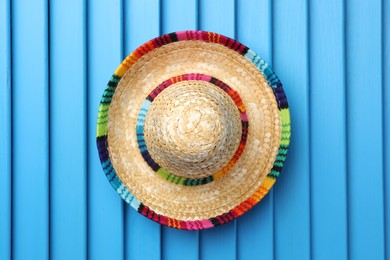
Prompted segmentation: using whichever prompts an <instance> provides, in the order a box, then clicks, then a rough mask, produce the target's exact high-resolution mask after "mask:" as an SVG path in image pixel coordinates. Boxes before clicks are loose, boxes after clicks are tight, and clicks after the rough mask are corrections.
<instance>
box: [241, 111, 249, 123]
mask: <svg viewBox="0 0 390 260" xmlns="http://www.w3.org/2000/svg"><path fill="white" fill-rule="evenodd" d="M240 117H241V121H244V122H248V116H247V114H246V112H241V113H240Z"/></svg>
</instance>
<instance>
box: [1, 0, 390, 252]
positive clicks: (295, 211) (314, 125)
mask: <svg viewBox="0 0 390 260" xmlns="http://www.w3.org/2000/svg"><path fill="white" fill-rule="evenodd" d="M389 24H390V3H389V1H388V0H373V1H363V0H343V1H337V0H329V1H320V0H310V1H309V0H297V1H287V0H276V1H271V0H228V1H225V0H216V1H207V0H185V1H178V0H147V1H135V0H128V1H126V0H114V1H109V0H102V1H89V0H84V1H59V0H50V1H43V0H29V1H26V0H14V1H10V0H1V1H0V118H1V120H0V178H1V181H0V260H3V259H4V260H6V259H11V258H12V259H49V257H50V256H51V258H52V259H183V258H184V257H183V256H184V255H188V257H187V256H186V257H185V258H186V259H194V260H195V259H281V260H284V259H299V260H300V259H357V260H359V259H375V260H376V259H378V260H382V259H390V249H389V248H390V239H389V232H390V222H389V219H390V190H389V186H390V177H389V174H390V171H389V169H390V166H389V165H390V164H389V162H390V153H389V147H390V136H389V134H390V130H389V127H390V105H389V104H390V85H389V82H390V80H389V75H390V65H389V64H390V31H389V30H390V26H388V25H389ZM184 29H202V30H210V31H216V32H219V33H222V34H225V35H227V36H230V37H235V38H237V39H238V40H239V41H242V42H243V43H244V44H246V45H248V46H249V47H251V48H252V49H254V50H255V51H256V52H257V53H258V54H259V55H260V56H262V57H263V58H264V59H265V60H266V61H267V62H268V63H269V64H271V65H272V67H273V68H274V70H275V71H276V73H277V74H278V76H279V77H280V79H281V80H282V82H283V84H284V87H285V91H286V94H287V97H288V100H289V104H290V107H291V117H292V141H291V148H290V151H289V155H288V158H287V162H286V165H285V168H284V169H283V171H282V174H281V177H280V179H279V180H278V182H277V183H276V185H275V188H274V189H273V190H272V191H271V192H270V194H269V195H268V196H267V197H266V198H265V199H264V200H263V201H262V202H261V203H260V204H259V205H257V206H256V207H254V208H253V209H252V210H251V211H250V212H248V213H247V214H245V215H244V216H243V217H241V218H239V219H238V220H237V221H234V222H232V223H229V224H227V225H224V226H220V227H217V228H215V229H211V230H206V231H200V232H185V231H178V230H174V229H170V228H166V227H161V226H159V225H158V224H156V223H154V222H152V221H149V220H147V219H146V218H145V217H143V216H141V215H140V214H138V213H136V212H135V211H134V210H133V209H131V208H130V207H129V206H128V205H126V204H124V203H123V202H122V200H121V199H120V198H119V196H118V195H117V194H116V192H115V191H114V190H113V189H112V187H111V186H110V184H109V183H108V181H107V180H106V177H105V176H104V174H103V172H102V169H101V166H100V163H99V159H98V156H97V152H96V146H95V122H96V116H97V107H98V103H99V100H100V97H101V94H102V91H103V89H104V87H105V85H106V83H107V81H108V79H109V78H110V75H111V74H112V72H113V71H114V69H115V67H116V66H117V65H118V64H119V63H120V61H121V59H123V58H124V57H125V56H126V55H128V54H129V53H130V52H131V51H133V50H134V49H135V48H136V47H137V46H138V45H140V44H142V43H143V42H145V41H147V40H149V39H151V38H153V37H155V36H158V35H159V34H162V33H168V32H172V31H178V30H184Z"/></svg>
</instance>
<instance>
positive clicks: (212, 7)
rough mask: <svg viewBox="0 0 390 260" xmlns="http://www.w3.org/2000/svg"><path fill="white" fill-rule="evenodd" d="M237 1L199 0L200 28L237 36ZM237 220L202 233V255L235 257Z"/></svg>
mask: <svg viewBox="0 0 390 260" xmlns="http://www.w3.org/2000/svg"><path fill="white" fill-rule="evenodd" d="M235 19H236V15H235V1H234V0H228V1H226V0H216V1H206V0H202V1H200V2H199V26H200V28H199V29H200V30H204V31H211V32H218V33H220V34H223V35H226V36H228V37H232V38H234V37H235ZM236 243H237V241H236V220H234V221H232V222H230V223H228V224H226V225H223V226H220V227H216V228H213V229H208V230H204V231H201V233H200V252H199V254H200V257H201V259H203V260H208V259H235V258H236V255H237V251H236Z"/></svg>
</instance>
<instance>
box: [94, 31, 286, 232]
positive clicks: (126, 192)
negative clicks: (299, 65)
mask: <svg viewBox="0 0 390 260" xmlns="http://www.w3.org/2000/svg"><path fill="white" fill-rule="evenodd" d="M184 42H186V43H185V44H186V46H187V45H188V44H192V47H191V48H192V49H194V50H195V49H203V50H204V49H205V48H204V47H205V46H204V45H207V47H209V48H207V49H213V48H214V49H215V52H218V50H222V51H223V52H224V54H225V53H228V54H229V55H230V54H231V55H232V57H233V58H232V59H235V60H238V61H237V62H238V64H242V65H243V66H244V65H245V66H248V65H247V64H248V63H250V66H251V68H249V69H248V70H250V69H251V70H250V71H249V72H248V73H250V72H251V73H252V74H256V73H257V74H259V75H257V77H261V80H262V82H263V83H264V84H260V85H259V84H258V85H257V87H258V88H261V89H263V90H264V94H263V95H265V99H266V101H265V102H268V101H267V100H269V102H268V103H269V104H267V106H269V108H266V109H264V111H259V114H262V113H263V114H267V113H269V114H270V115H269V117H270V118H271V119H270V122H272V124H275V125H270V126H269V127H270V128H269V129H268V130H267V134H269V135H271V137H273V138H274V139H275V138H276V139H277V140H276V141H275V142H271V143H270V144H269V145H267V146H269V147H266V148H264V149H267V150H266V151H267V154H268V157H267V159H266V160H265V161H266V162H260V161H258V164H260V163H263V164H264V165H263V166H260V165H256V163H254V164H253V165H252V166H251V167H252V168H250V170H249V172H247V173H246V174H247V175H246V176H241V178H242V179H245V178H248V176H250V175H251V174H252V173H254V172H255V171H256V172H257V174H258V176H257V177H256V178H254V179H253V180H251V181H250V182H248V183H246V184H247V186H245V187H246V188H245V189H244V191H242V192H241V191H239V192H241V193H242V194H237V192H235V193H234V196H233V195H232V194H233V193H231V194H230V195H229V196H230V197H234V200H233V198H232V199H230V198H228V199H226V200H227V201H223V199H221V198H224V196H223V195H221V197H218V196H215V197H214V196H211V197H210V196H208V199H207V201H208V202H210V201H212V200H213V198H215V202H214V203H216V204H218V205H217V206H218V209H217V208H215V209H214V210H212V211H210V212H206V213H203V212H202V210H203V211H204V209H200V210H199V212H196V210H194V211H193V212H191V211H190V212H188V213H186V214H184V213H183V212H170V211H165V210H164V208H163V207H161V205H160V204H159V203H160V202H161V201H163V199H162V198H160V197H161V196H158V195H156V194H154V195H153V194H152V193H153V192H154V191H156V190H157V189H158V187H162V185H168V186H169V185H170V184H166V183H165V180H163V179H162V178H160V177H159V176H157V175H153V172H151V173H150V169H149V168H148V167H147V165H145V162H144V161H142V158H141V155H140V154H137V153H136V152H134V151H136V149H138V147H137V145H136V142H135V141H136V135H135V133H134V134H130V135H129V136H130V138H132V139H131V140H130V141H129V147H124V149H125V150H126V151H127V150H130V153H132V154H130V157H131V158H132V160H133V159H134V158H135V159H134V161H132V162H131V163H128V162H127V163H126V162H123V160H122V159H121V158H118V157H121V156H122V155H123V157H126V156H125V155H124V154H123V152H122V153H121V152H120V151H115V149H116V146H112V144H113V143H115V142H119V141H121V138H123V135H122V134H121V133H118V131H114V130H115V124H116V121H115V120H116V119H115V117H114V116H112V113H113V112H112V111H113V107H114V109H115V111H118V110H120V109H121V106H122V107H124V109H128V107H126V106H127V104H125V105H121V104H123V100H126V98H123V97H125V96H126V94H123V92H124V91H125V90H126V89H128V84H129V80H130V79H131V78H133V77H132V76H131V74H132V75H133V76H134V74H137V73H146V74H145V75H142V76H143V77H145V76H146V77H150V82H154V83H151V84H150V86H146V89H145V90H142V91H138V90H137V89H138V88H135V91H138V92H137V93H136V94H135V93H134V92H129V93H128V94H127V98H134V99H135V98H136V97H137V98H140V100H142V98H145V96H142V95H144V93H147V92H148V91H149V89H150V88H152V87H153V86H154V85H155V83H160V82H161V79H162V76H164V77H167V78H169V77H170V76H175V75H176V74H177V73H178V71H173V72H172V74H171V75H168V74H169V73H167V71H165V72H164V73H165V74H167V75H165V74H163V75H160V76H161V77H160V78H159V77H155V76H153V73H152V71H151V69H149V70H148V69H145V67H142V66H140V65H139V64H141V63H143V65H144V64H145V63H146V62H149V61H145V59H147V58H149V56H153V57H156V56H158V52H161V53H164V52H165V53H164V55H170V54H171V53H170V52H169V48H168V47H167V46H169V45H171V46H173V44H176V46H175V47H178V46H180V44H182V45H183V44H184ZM188 46H189V45H188ZM164 48H165V49H164ZM189 48H190V47H189ZM173 49H174V48H172V50H173ZM172 50H171V51H172ZM167 52H168V53H167ZM183 53H184V52H183ZM183 53H182V54H181V56H183ZM233 53H234V54H233ZM160 55H162V54H160ZM234 55H236V56H234ZM166 57H169V56H166ZM178 59H179V58H177V59H176V60H175V61H176V62H178V63H180V62H181V64H182V63H184V61H185V60H186V59H187V58H186V57H183V60H178ZM191 60H195V61H196V57H194V58H193V59H191ZM195 61H194V64H195V63H196V62H195ZM240 62H241V63H240ZM216 64H217V63H216ZM190 65H191V64H187V67H185V66H184V67H185V68H187V69H189V68H190V67H189V66H190ZM161 66H162V65H161ZM215 66H217V65H215ZM201 67H202V66H199V67H198V68H197V69H195V72H197V73H206V72H207V73H208V74H212V73H214V74H220V73H217V72H216V71H213V70H210V69H209V70H208V69H202V68H201ZM141 68H142V70H141ZM252 69H253V70H252ZM132 70H133V71H132ZM173 70H175V69H174V68H173ZM156 71H159V70H158V68H157V70H156ZM192 72H193V71H192ZM217 76H219V75H217ZM222 80H224V78H222ZM226 80H227V81H228V82H229V83H230V84H231V85H233V86H235V85H236V86H237V88H239V87H238V86H239V84H238V85H237V84H235V83H234V79H231V77H226ZM118 83H120V84H119V85H120V86H119V87H118ZM252 90H254V89H252ZM243 91H244V90H241V92H243ZM238 92H239V93H240V91H238ZM241 94H245V93H241ZM270 95H271V96H272V98H271V96H270ZM243 96H244V101H245V95H243ZM250 96H256V95H253V94H252V95H248V98H249V97H250ZM115 100H116V101H115ZM246 101H247V102H248V103H251V102H252V103H255V104H258V105H260V103H261V99H259V100H253V101H251V102H249V99H248V100H246ZM112 103H114V105H112ZM134 104H135V107H137V106H138V109H139V107H140V104H139V101H138V103H137V102H134ZM137 104H138V105H137ZM111 105H112V106H111ZM255 109H260V110H261V107H259V108H257V107H256V108H254V110H253V111H252V112H251V113H249V114H250V115H248V116H249V117H250V118H249V119H253V121H255V122H256V118H255V116H254V115H255ZM110 110H111V111H110ZM132 110H134V108H133V109H132ZM268 110H269V111H268ZM123 111H124V110H123ZM123 111H119V112H118V114H123V113H124V112H123ZM275 111H276V112H275ZM249 112H250V111H249ZM110 113H111V116H110ZM134 113H135V114H137V113H138V112H137V111H135V112H134ZM275 113H276V114H275ZM130 117H132V115H130ZM251 117H252V118H251ZM133 119H134V118H133ZM264 119H267V118H264V117H260V118H257V120H258V122H257V123H255V124H252V125H253V129H255V130H256V125H260V124H261V120H264ZM110 120H111V121H110ZM134 120H135V119H134ZM134 120H133V125H132V123H131V121H132V120H129V121H130V123H129V126H131V127H130V128H132V127H134V128H135V123H134ZM275 122H276V123H275ZM109 130H112V131H111V136H110V134H109ZM133 130H134V131H135V129H133ZM259 131H260V130H259ZM119 132H120V131H119ZM255 132H256V131H255ZM255 132H253V133H255ZM263 132H264V131H263ZM265 134H266V133H262V136H265ZM252 135H254V134H252ZM132 136H133V137H132ZM264 138H269V136H267V137H264ZM264 140H265V139H264ZM289 140H290V115H289V109H288V105H287V100H286V97H285V94H284V91H283V88H282V84H281V83H280V81H279V79H278V78H277V77H276V75H275V74H274V73H273V71H272V70H271V68H270V67H269V66H268V65H267V64H266V63H265V62H264V61H263V60H262V59H261V58H260V57H259V56H258V55H256V54H255V53H254V52H253V51H252V50H250V49H249V48H247V47H246V46H244V45H242V44H241V43H239V42H237V41H235V40H233V39H230V38H228V37H225V36H222V35H219V34H215V33H210V32H202V31H185V32H177V33H171V34H167V35H163V36H161V37H158V38H155V39H153V40H151V41H149V42H147V43H145V44H144V45H142V46H140V47H139V48H137V49H136V50H135V51H134V52H133V53H132V54H130V55H129V56H128V57H127V58H126V59H125V60H124V61H123V62H122V63H121V65H120V66H119V67H118V68H117V70H116V71H115V73H114V75H113V76H112V78H111V80H110V81H109V83H108V86H107V88H106V90H105V92H104V94H103V98H102V100H101V104H100V107H99V114H98V124H97V146H98V150H99V156H100V160H101V163H102V166H103V169H104V172H105V174H106V176H107V178H108V180H109V181H110V183H111V184H112V186H113V187H114V188H115V190H117V192H118V193H119V194H120V195H121V197H122V198H123V199H124V200H125V201H126V202H127V203H129V204H130V205H131V206H132V207H133V208H134V209H136V210H137V211H138V212H139V213H141V214H142V215H144V216H146V217H148V218H150V219H152V220H154V221H156V222H158V223H160V224H163V225H167V226H170V227H174V228H179V229H189V230H196V229H205V228H210V227H214V226H218V225H221V224H225V223H227V222H229V221H231V220H233V219H235V218H237V217H239V216H241V215H242V214H243V213H245V212H246V211H247V210H249V209H250V208H252V207H253V206H254V205H255V204H257V203H258V202H259V201H260V200H261V199H262V198H263V197H264V196H265V195H266V194H267V193H268V191H269V190H270V188H271V187H272V186H273V184H274V183H275V181H276V179H277V177H278V176H279V173H280V171H281V169H282V166H283V162H284V160H285V158H286V154H287V149H288V145H289ZM248 141H250V140H248ZM110 144H111V148H110ZM261 145H262V144H260V146H261ZM256 146H257V148H256ZM258 146H259V144H256V145H254V144H252V146H248V147H246V148H245V149H246V150H247V153H246V154H245V151H244V154H243V157H244V159H241V158H240V160H243V162H241V163H245V165H246V164H249V163H250V155H253V154H254V153H255V152H256V149H259V150H258V151H257V153H260V152H259V151H260V150H261V149H260V148H258ZM245 156H246V157H245ZM140 158H141V160H140ZM245 158H246V161H245ZM261 159H262V158H260V157H259V158H258V160H261ZM253 161H254V162H256V160H253ZM137 162H139V163H137ZM129 165H131V166H137V167H138V168H136V167H134V168H131V169H129V167H128V166H129ZM241 167H242V165H241ZM248 167H249V166H248ZM256 167H257V168H256ZM237 168H240V167H239V165H238V166H237V167H236V170H237ZM258 168H261V170H258ZM133 172H135V173H136V175H134V174H133ZM137 172H142V173H144V174H146V176H141V177H139V176H140V175H137ZM253 175H254V174H253ZM229 177H232V176H229V174H227V176H226V178H225V176H224V178H222V179H221V180H220V181H218V182H217V183H216V184H215V183H212V184H207V185H210V187H207V186H206V185H205V186H206V187H200V188H194V187H189V188H188V187H187V188H186V187H183V188H180V189H181V191H178V190H177V189H176V188H175V187H169V189H171V190H172V189H173V190H174V191H173V193H174V194H185V193H186V192H188V189H199V191H200V192H199V193H204V191H205V189H212V188H215V185H221V186H222V188H223V189H227V188H228V187H229V188H230V186H228V185H229V184H228V179H229ZM234 177H237V176H234ZM137 178H139V179H138V180H137ZM159 178H160V179H159ZM150 180H151V181H150ZM224 180H225V182H224ZM159 182H160V184H158V183H159ZM155 183H157V184H156V185H157V186H153V185H154V184H155ZM158 185H160V186H158ZM172 185H174V184H172ZM213 185H214V186H213ZM241 186H242V185H241ZM232 190H233V191H234V187H232ZM175 192H176V193H175ZM180 192H181V193H180ZM161 195H163V193H161ZM199 196H201V195H199ZM225 197H226V196H225ZM201 198H203V200H202V199H199V201H197V202H196V203H198V204H199V205H201V204H202V203H203V202H206V199H205V197H201ZM168 199H169V198H168V197H167V200H168ZM229 200H231V201H229ZM225 202H226V203H225ZM164 203H166V202H164ZM194 203H195V202H194ZM210 203H212V202H210ZM164 205H165V204H164ZM168 206H169V205H168ZM173 206H175V205H173ZM204 207H205V208H208V207H210V205H208V204H207V203H205V206H204ZM170 208H171V207H170ZM205 216H207V217H205Z"/></svg>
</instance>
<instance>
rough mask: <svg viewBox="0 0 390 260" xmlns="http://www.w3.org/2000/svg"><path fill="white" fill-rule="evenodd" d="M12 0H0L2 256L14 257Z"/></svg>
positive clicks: (0, 248)
mask: <svg viewBox="0 0 390 260" xmlns="http://www.w3.org/2000/svg"><path fill="white" fill-rule="evenodd" d="M10 7H11V2H10V1H1V2H0V118H2V123H1V126H0V160H1V164H0V180H1V181H0V230H1V232H0V259H11V194H12V193H11V179H12V177H11V160H12V157H11V142H12V134H11V131H12V130H11V122H12V121H11V116H12V115H11V14H10V13H11V8H10Z"/></svg>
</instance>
